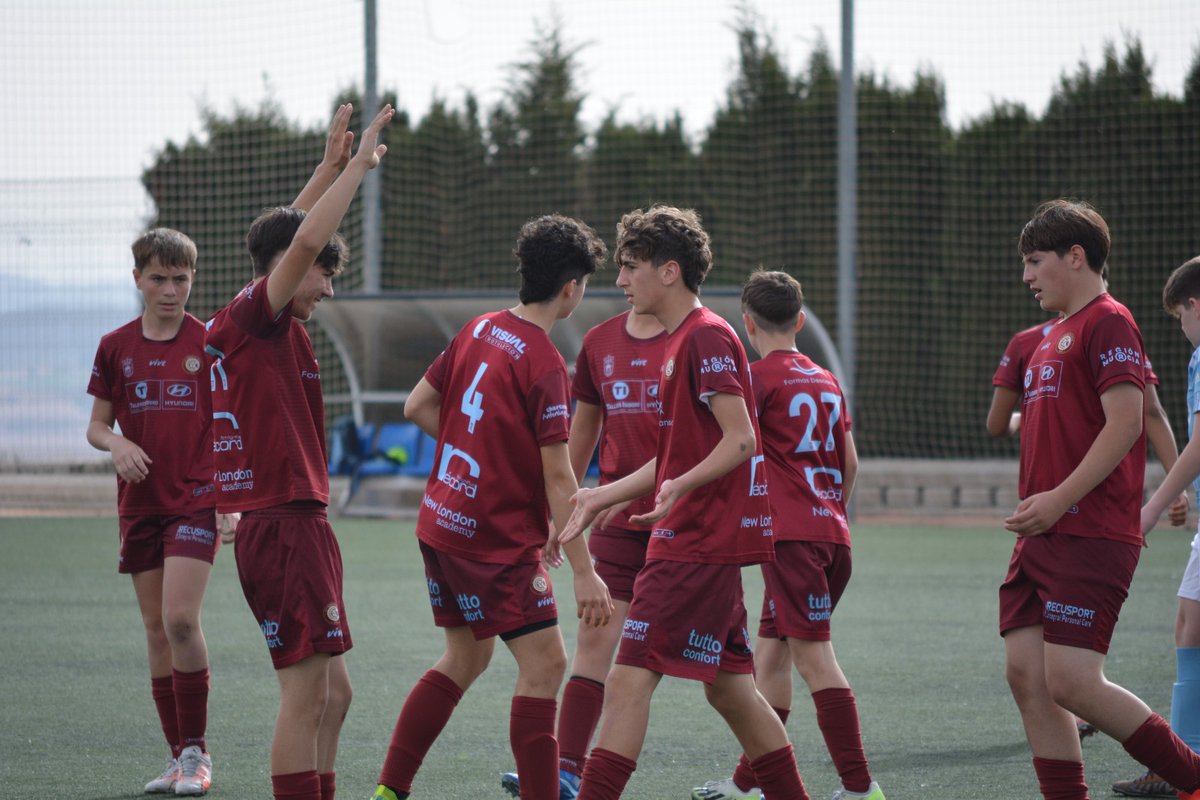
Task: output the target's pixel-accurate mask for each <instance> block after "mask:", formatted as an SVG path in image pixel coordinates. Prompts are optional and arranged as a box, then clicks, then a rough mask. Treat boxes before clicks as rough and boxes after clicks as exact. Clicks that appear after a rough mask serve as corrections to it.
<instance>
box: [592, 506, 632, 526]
mask: <svg viewBox="0 0 1200 800" xmlns="http://www.w3.org/2000/svg"><path fill="white" fill-rule="evenodd" d="M632 502H633V501H632V500H625V501H624V502H621V503H617V504H616V505H615V506H609V507H608V508H607V509H605V510H604V511H601V512H600V514H599V515H598V516H597V517H596V519H595V520H593V522H592V527H593V528H607V527H608V526H609V525H611V524H612V521H613V520H614V519H616V518H617V517H619V516H621V512H622V511H624V510H625V509H627V508H629V505H630V504H631V503H632Z"/></svg>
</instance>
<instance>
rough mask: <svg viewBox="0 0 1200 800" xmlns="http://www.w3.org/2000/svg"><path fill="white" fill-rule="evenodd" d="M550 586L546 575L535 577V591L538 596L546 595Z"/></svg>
mask: <svg viewBox="0 0 1200 800" xmlns="http://www.w3.org/2000/svg"><path fill="white" fill-rule="evenodd" d="M547 588H549V584H547V583H546V576H545V575H535V576H534V577H533V590H534V591H535V592H537V593H538V594H545V593H546V589H547Z"/></svg>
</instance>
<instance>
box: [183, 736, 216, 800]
mask: <svg viewBox="0 0 1200 800" xmlns="http://www.w3.org/2000/svg"><path fill="white" fill-rule="evenodd" d="M211 786H212V756H211V755H209V754H208V753H205V752H204V751H202V750H201V749H200V748H199V746H197V745H192V746H191V747H185V748H183V752H182V753H180V754H179V780H177V781H175V794H177V795H199V794H204V793H206V792H207V791H208V790H209V788H210V787H211Z"/></svg>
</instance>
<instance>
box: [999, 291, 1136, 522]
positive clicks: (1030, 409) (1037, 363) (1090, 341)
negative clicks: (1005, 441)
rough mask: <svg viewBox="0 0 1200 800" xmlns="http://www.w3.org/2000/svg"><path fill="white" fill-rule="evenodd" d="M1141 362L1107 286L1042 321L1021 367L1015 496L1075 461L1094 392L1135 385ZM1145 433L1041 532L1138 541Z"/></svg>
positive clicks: (1063, 472)
mask: <svg viewBox="0 0 1200 800" xmlns="http://www.w3.org/2000/svg"><path fill="white" fill-rule="evenodd" d="M1145 362H1146V359H1145V355H1144V352H1143V349H1142V334H1141V332H1140V331H1138V328H1137V324H1136V323H1135V322H1134V321H1133V316H1132V315H1131V314H1130V313H1129V311H1128V310H1127V309H1126V308H1125V306H1123V305H1121V304H1120V303H1118V302H1117V301H1116V300H1114V299H1113V298H1112V296H1110V295H1108V294H1102V295H1100V296H1099V297H1097V298H1096V299H1095V300H1093V301H1092V302H1090V303H1089V304H1088V305H1086V306H1084V308H1083V309H1081V310H1080V311H1078V312H1076V313H1075V314H1073V315H1071V316H1070V317H1068V318H1066V319H1064V320H1062V321H1061V322H1059V323H1058V324H1057V325H1055V326H1054V327H1053V328H1051V329H1050V332H1049V333H1048V334H1047V335H1046V337H1045V339H1043V340H1042V342H1041V344H1039V345H1038V346H1037V348H1036V349H1035V351H1034V353H1033V355H1032V357H1031V358H1030V360H1029V365H1028V366H1027V367H1026V369H1025V379H1024V395H1023V397H1022V400H1021V402H1022V408H1021V434H1022V435H1021V483H1020V493H1021V497H1022V498H1026V497H1029V496H1030V495H1033V494H1037V493H1038V492H1046V491H1049V490H1051V489H1053V488H1055V487H1056V486H1058V485H1059V484H1060V483H1062V482H1063V480H1064V479H1066V477H1067V476H1068V475H1069V474H1070V473H1071V472H1072V471H1073V470H1074V469H1075V468H1076V467H1077V466H1078V465H1079V462H1081V461H1082V460H1083V457H1084V455H1085V454H1086V453H1087V451H1088V450H1089V449H1090V448H1091V446H1092V443H1093V442H1095V440H1096V436H1097V435H1099V433H1100V430H1101V428H1103V427H1104V409H1103V407H1102V406H1101V404H1100V395H1101V394H1103V393H1104V391H1105V390H1107V389H1108V388H1109V387H1111V386H1113V385H1115V384H1117V383H1122V382H1128V383H1132V384H1134V385H1135V386H1137V387H1138V388H1139V389H1143V388H1144V387H1145V383H1146V363H1145ZM1145 440H1146V432H1145V429H1143V430H1142V434H1141V436H1140V437H1138V441H1137V442H1136V443H1135V444H1134V446H1133V447H1132V448H1130V450H1129V452H1128V453H1126V454H1125V457H1124V458H1122V459H1121V461H1120V463H1119V464H1117V466H1116V468H1115V469H1113V471H1112V472H1111V473H1110V474H1109V475H1108V476H1107V477H1106V478H1105V479H1104V480H1103V481H1101V482H1100V484H1099V485H1098V486H1096V488H1095V489H1093V490H1092V491H1091V492H1089V493H1088V494H1087V495H1085V496H1084V497H1083V498H1082V499H1081V500H1080V501H1079V503H1078V504H1077V505H1074V506H1072V507H1071V508H1070V509H1068V510H1067V513H1066V514H1064V515H1063V516H1062V518H1061V519H1059V520H1058V521H1057V522H1056V523H1055V524H1054V525H1053V526H1051V527H1050V529H1049V530H1048V531H1047V533H1069V534H1072V535H1075V536H1093V537H1098V538H1102V539H1113V540H1115V541H1120V542H1129V543H1133V544H1138V545H1140V544H1141V541H1142V534H1141V520H1140V516H1139V515H1140V511H1141V507H1142V486H1143V480H1144V475H1145V470H1146V441H1145Z"/></svg>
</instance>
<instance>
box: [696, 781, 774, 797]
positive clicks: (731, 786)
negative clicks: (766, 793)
mask: <svg viewBox="0 0 1200 800" xmlns="http://www.w3.org/2000/svg"><path fill="white" fill-rule="evenodd" d="M692 800H762V791H761V790H759V788H758V787H757V786H755V787H754V788H752V789H747V790H746V791H744V792H743V791H742V790H741V789H739V788H738V786H737V784H736V783H734V782H733V778H726V779H725V780H723V781H709V782H708V783H706V784H704V785H703V786H697V787H696V788H695V789H692Z"/></svg>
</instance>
